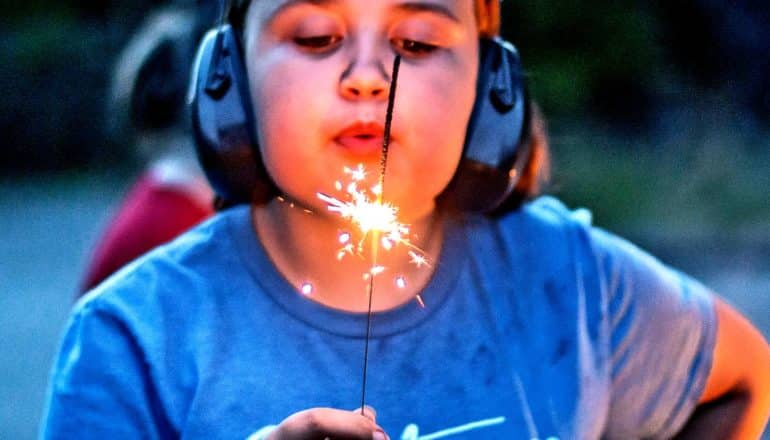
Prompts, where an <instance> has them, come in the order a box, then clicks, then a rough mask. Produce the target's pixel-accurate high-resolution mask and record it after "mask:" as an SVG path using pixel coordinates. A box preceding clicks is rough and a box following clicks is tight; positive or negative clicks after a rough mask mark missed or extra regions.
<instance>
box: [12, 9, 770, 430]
mask: <svg viewBox="0 0 770 440" xmlns="http://www.w3.org/2000/svg"><path fill="white" fill-rule="evenodd" d="M16 3H18V4H14V5H12V6H11V5H8V4H1V5H0V23H1V24H2V25H1V26H0V60H2V68H0V90H3V93H2V95H0V96H1V97H0V133H2V134H3V136H2V148H0V184H1V185H2V190H0V285H2V286H3V292H2V293H1V294H0V310H2V312H1V313H0V336H1V337H0V340H3V341H4V344H6V346H5V347H7V348H4V349H3V350H0V351H1V352H2V357H3V358H2V359H0V365H2V367H0V368H2V370H0V377H2V378H3V379H0V401H2V402H3V403H2V405H3V406H2V407H0V437H2V438H33V437H34V435H35V430H36V426H37V423H38V420H39V417H40V411H41V404H42V401H43V397H44V396H43V393H44V389H45V384H46V380H47V377H46V374H47V371H48V368H49V365H50V362H51V359H52V356H53V353H54V351H55V348H56V343H57V338H58V335H59V332H60V330H61V328H62V326H63V325H64V322H65V320H66V316H67V311H68V309H69V307H70V305H71V301H72V298H73V295H74V293H75V289H76V286H77V282H78V281H79V278H80V276H81V271H82V270H83V269H82V268H83V265H84V263H85V261H86V259H87V258H88V255H89V251H90V249H91V248H92V246H93V243H94V240H96V238H97V236H98V234H99V232H100V231H101V228H102V227H103V226H104V224H105V222H106V221H107V220H108V218H109V215H110V212H112V210H113V209H114V208H115V207H116V206H117V204H118V203H119V201H120V198H121V196H122V194H123V192H124V191H125V190H126V188H128V186H129V185H130V183H131V179H132V176H134V175H135V174H136V173H137V172H138V171H139V170H140V169H141V166H142V163H141V159H140V158H139V156H138V155H137V154H136V153H135V152H134V151H133V149H132V148H131V145H128V142H127V140H125V139H116V138H114V137H111V136H110V135H109V132H108V130H106V129H105V126H106V124H105V118H104V116H105V111H106V104H105V95H106V93H107V85H108V81H109V74H110V72H111V69H112V64H113V62H114V60H115V57H116V55H117V54H118V52H119V51H120V49H121V48H122V47H123V45H124V44H125V43H126V41H127V39H128V37H129V36H130V33H131V31H132V29H134V28H135V27H136V26H137V25H138V24H139V23H140V21H141V19H142V17H144V16H145V14H146V13H147V12H148V11H150V10H152V9H153V8H157V7H159V6H162V5H168V4H171V3H172V2H169V1H166V2H163V1H147V0H131V1H128V0H123V1H112V2H107V1H98V0H87V1H75V0H60V1H43V0H28V1H25V2H16ZM179 3H181V4H187V3H192V2H181V1H180V2H179ZM503 11H504V16H505V17H504V36H505V37H506V38H508V39H510V40H511V41H512V42H514V43H515V44H516V45H517V46H518V47H519V49H520V52H521V54H522V58H523V61H524V63H525V66H526V69H527V74H528V77H529V81H530V87H531V90H532V94H533V96H534V97H535V99H536V100H537V101H538V102H539V104H540V105H541V106H542V107H543V109H544V112H545V114H546V116H547V117H548V119H549V129H550V135H551V143H552V149H553V154H554V159H553V161H554V170H553V182H552V185H551V187H550V188H549V192H551V193H555V194H557V195H558V196H560V197H561V198H563V199H564V200H565V201H566V202H567V203H568V204H569V205H571V206H573V207H579V206H584V207H587V208H589V209H590V210H591V211H592V212H593V213H594V220H595V222H596V223H597V224H599V225H600V226H602V227H606V228H608V229H611V230H613V231H615V232H617V233H619V234H621V235H623V236H626V237H629V238H630V239H632V240H633V241H634V242H636V243H638V244H640V245H641V246H642V247H645V248H647V249H649V250H651V251H652V252H653V253H654V254H656V255H657V256H659V257H660V258H661V259H663V260H664V261H666V262H667V263H670V264H672V265H674V266H676V267H680V268H683V269H684V270H685V271H687V272H689V273H692V274H694V275H696V276H697V277H699V278H701V279H703V280H704V281H706V282H707V283H708V284H709V285H711V286H713V287H715V288H716V289H717V290H718V291H720V292H721V293H723V294H724V295H725V296H726V297H727V298H728V299H729V300H730V301H732V302H733V303H734V304H735V305H736V306H737V307H739V308H740V309H741V310H743V311H744V312H745V313H746V314H747V315H748V316H749V317H750V318H751V319H752V320H754V321H755V322H756V323H757V325H758V326H759V327H760V328H761V330H762V331H763V332H764V334H765V335H766V336H767V335H768V334H770V299H769V298H768V297H769V296H770V258H768V257H770V196H768V194H769V193H770V172H769V171H770V152H769V151H770V149H769V148H768V147H770V141H769V139H770V136H768V135H770V31H769V29H770V2H765V1H760V0H755V1H749V0H742V1H740V0H739V1H726V0H692V1H690V2H673V1H663V0H653V1H625V2H615V1H610V0H600V1H593V2H586V1H575V0H530V1H516V0H506V1H505V2H504V3H503Z"/></svg>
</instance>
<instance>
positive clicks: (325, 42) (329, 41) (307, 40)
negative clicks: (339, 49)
mask: <svg viewBox="0 0 770 440" xmlns="http://www.w3.org/2000/svg"><path fill="white" fill-rule="evenodd" d="M340 40H342V37H341V36H339V35H318V36H313V37H294V44H296V45H298V46H300V47H303V48H305V49H307V50H310V51H313V52H322V51H324V50H329V49H332V48H334V47H335V46H336V45H337V43H339V42H340Z"/></svg>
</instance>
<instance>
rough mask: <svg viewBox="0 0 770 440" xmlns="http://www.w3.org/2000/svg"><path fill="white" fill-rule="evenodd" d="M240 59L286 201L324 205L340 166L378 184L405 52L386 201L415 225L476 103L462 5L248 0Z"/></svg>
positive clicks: (474, 49) (454, 158)
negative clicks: (393, 79) (396, 63)
mask: <svg viewBox="0 0 770 440" xmlns="http://www.w3.org/2000/svg"><path fill="white" fill-rule="evenodd" d="M244 46H245V51H246V54H245V55H246V65H247V70H248V73H249V84H250V87H251V94H252V99H253V101H254V106H255V107H254V108H255V114H256V120H257V121H256V122H257V127H258V136H259V144H260V148H261V153H262V158H263V160H264V162H265V165H266V167H267V169H268V171H269V173H270V175H271V177H272V178H273V179H274V181H275V183H276V184H277V185H278V187H279V188H280V189H281V190H282V191H283V192H284V194H285V195H286V196H288V197H289V198H291V199H293V200H296V201H298V202H300V203H302V204H303V205H305V206H308V207H311V208H312V209H313V210H315V211H317V212H325V210H326V209H325V208H326V205H325V203H324V202H323V201H321V200H320V199H318V198H317V195H316V194H317V192H325V193H327V194H331V195H340V193H339V191H337V190H335V189H334V183H335V181H337V180H339V181H342V182H346V181H347V179H346V178H345V175H344V173H343V168H344V167H356V166H357V165H358V164H363V165H364V166H365V167H366V169H367V171H368V176H369V177H368V179H369V180H368V183H369V184H370V185H373V184H374V183H376V182H377V178H378V173H379V161H380V153H381V147H382V136H383V125H384V122H385V113H386V108H387V101H388V91H389V90H388V88H389V83H390V76H391V70H392V66H393V59H394V57H395V55H396V54H400V55H401V56H402V62H401V68H400V72H399V77H398V86H397V87H398V88H397V92H396V100H395V109H394V114H393V121H392V127H391V143H390V148H389V153H388V163H387V173H386V179H385V193H384V198H385V200H386V201H388V202H390V203H393V204H394V205H396V206H398V207H399V210H400V217H401V220H402V221H407V222H411V221H414V220H416V219H418V218H420V217H422V216H425V215H426V214H429V213H430V212H431V211H432V210H433V208H434V206H435V205H434V204H435V202H434V200H435V197H436V196H437V195H438V194H439V193H441V191H442V190H443V189H444V188H445V187H446V185H447V184H448V183H449V180H450V179H451V178H452V175H453V174H454V172H455V168H456V167H457V164H458V161H459V159H460V156H461V153H462V148H463V142H464V139H465V132H466V127H467V125H468V120H469V117H470V113H471V109H472V106H473V101H474V98H475V85H476V75H477V70H478V50H479V48H478V30H477V25H476V20H475V15H474V10H473V2H472V1H470V0H418V1H405V0H377V1H372V0H254V1H252V4H251V6H250V8H249V11H248V14H247V17H246V24H245V45H244Z"/></svg>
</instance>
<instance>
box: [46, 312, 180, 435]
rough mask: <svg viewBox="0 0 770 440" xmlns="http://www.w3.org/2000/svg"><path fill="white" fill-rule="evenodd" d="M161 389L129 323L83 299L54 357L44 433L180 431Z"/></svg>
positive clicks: (159, 433) (171, 433)
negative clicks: (163, 404) (168, 416)
mask: <svg viewBox="0 0 770 440" xmlns="http://www.w3.org/2000/svg"><path fill="white" fill-rule="evenodd" d="M156 395H157V394H156V393H155V392H154V390H153V386H152V385H151V381H150V380H149V374H148V372H147V368H146V367H145V362H144V361H143V356H142V351H141V350H140V348H139V346H138V344H137V343H136V342H135V340H134V338H133V337H131V335H130V332H129V331H128V329H127V328H126V326H125V325H124V324H123V323H122V322H121V321H120V320H119V319H117V318H116V317H114V316H111V314H109V313H108V312H106V311H103V310H99V309H97V308H96V307H93V306H92V304H90V303H88V302H87V303H86V304H85V305H82V304H80V307H79V308H78V309H76V311H75V312H74V313H73V315H72V317H71V318H70V322H69V324H68V326H67V329H66V331H65V334H64V338H63V340H62V345H61V347H60V351H59V354H58V357H57V359H56V361H55V363H54V367H53V371H52V374H51V380H50V385H49V390H48V396H47V402H46V408H45V412H44V416H43V422H42V426H41V433H40V438H42V439H65V438H66V439H69V438H78V439H90V438H94V439H109V438H113V439H117V438H173V437H176V435H174V434H173V432H172V429H171V427H170V425H169V424H168V423H167V422H166V421H165V419H164V417H163V416H162V414H163V412H162V411H161V410H160V404H159V402H158V399H157V397H156Z"/></svg>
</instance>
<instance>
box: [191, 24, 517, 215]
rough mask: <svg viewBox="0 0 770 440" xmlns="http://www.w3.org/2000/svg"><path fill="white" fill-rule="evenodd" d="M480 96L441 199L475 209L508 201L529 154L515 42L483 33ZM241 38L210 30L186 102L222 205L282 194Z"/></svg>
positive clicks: (490, 208) (206, 168) (205, 167)
mask: <svg viewBox="0 0 770 440" xmlns="http://www.w3.org/2000/svg"><path fill="white" fill-rule="evenodd" d="M480 42H481V48H480V49H481V50H480V58H481V59H480V64H479V75H478V80H477V84H476V101H475V103H474V106H473V112H472V113H471V118H470V121H469V123H468V131H467V133H466V138H465V146H464V150H463V158H462V160H461V162H460V165H459V166H458V169H457V171H456V173H455V176H454V178H453V179H452V182H450V184H449V186H448V187H447V189H446V190H445V191H444V193H443V194H442V195H441V199H442V203H444V204H449V205H451V206H453V207H454V208H456V209H459V210H462V211H472V212H492V211H496V210H497V211H499V208H501V207H503V208H502V209H505V206H506V205H507V204H506V203H505V202H506V199H508V198H509V196H511V194H512V192H513V189H514V187H515V185H516V183H517V182H518V180H519V177H520V175H521V173H522V171H523V168H524V166H525V165H526V163H527V161H528V158H529V151H528V149H529V142H528V138H529V118H530V104H529V98H528V95H527V91H526V86H525V81H524V76H523V74H522V67H521V62H520V60H519V55H518V53H517V51H516V49H515V48H514V47H513V45H511V44H510V43H508V42H506V41H504V40H502V39H499V38H494V39H487V38H482V39H481V40H480ZM242 53H243V51H242V50H241V47H240V43H239V40H238V38H237V35H236V33H235V31H234V30H233V28H232V26H231V25H230V24H222V25H220V26H218V27H217V28H215V29H212V30H210V31H209V32H208V33H207V34H206V35H205V36H204V37H203V39H202V40H201V43H200V45H199V47H198V54H197V56H196V59H195V61H194V63H193V73H192V83H191V88H190V96H189V103H190V105H191V112H190V114H191V116H192V127H193V132H194V136H195V143H196V148H197V153H198V158H199V160H200V163H201V166H202V168H203V170H204V171H205V173H206V176H207V177H208V180H209V183H210V184H211V186H212V188H213V189H214V191H215V193H216V194H217V196H218V198H219V199H220V201H223V202H224V203H223V204H224V205H228V206H229V205H234V204H239V203H251V202H252V201H254V200H258V199H263V200H265V199H267V198H268V197H270V196H272V195H275V194H277V189H276V188H275V186H274V184H273V183H272V180H271V179H270V177H269V175H268V173H267V171H266V170H265V166H264V164H263V162H262V158H261V155H260V152H259V147H258V146H257V142H256V139H257V136H256V126H255V125H256V124H255V119H254V112H253V109H252V104H251V95H250V94H249V89H248V77H247V74H246V69H245V67H244V63H243V59H242Z"/></svg>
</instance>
